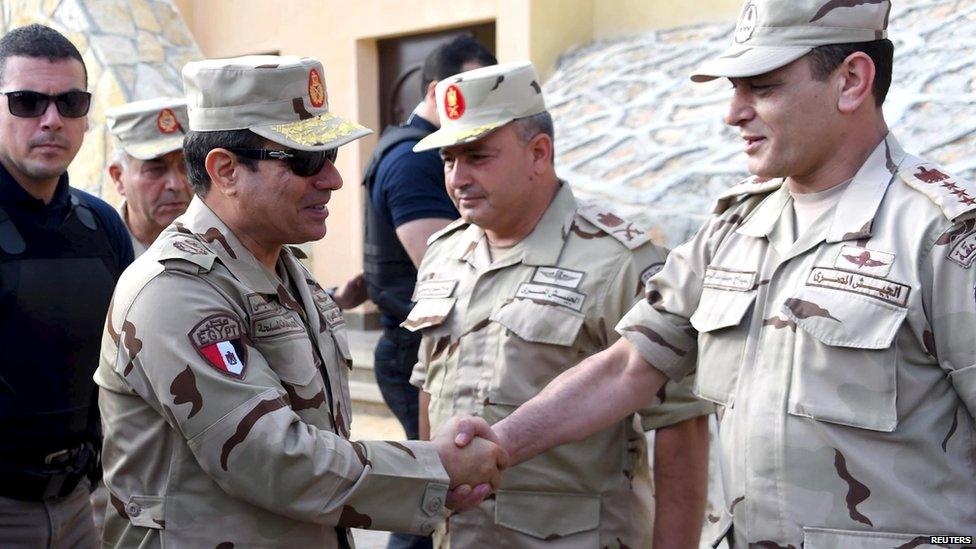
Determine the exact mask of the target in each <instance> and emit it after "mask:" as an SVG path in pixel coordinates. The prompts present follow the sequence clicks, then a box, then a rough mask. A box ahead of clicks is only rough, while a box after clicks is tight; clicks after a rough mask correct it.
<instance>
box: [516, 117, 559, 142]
mask: <svg viewBox="0 0 976 549" xmlns="http://www.w3.org/2000/svg"><path fill="white" fill-rule="evenodd" d="M512 122H513V123H514V124H515V133H516V134H517V135H518V138H519V140H520V141H522V143H528V142H529V140H531V139H532V138H533V137H535V136H537V135H539V134H540V133H543V134H546V135H548V136H549V139H551V140H552V141H553V143H555V141H556V139H555V130H554V129H553V125H552V115H551V114H549V111H542V112H540V113H539V114H533V115H531V116H526V117H524V118H516V119H515V120H513V121H512Z"/></svg>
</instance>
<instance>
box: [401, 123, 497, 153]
mask: <svg viewBox="0 0 976 549" xmlns="http://www.w3.org/2000/svg"><path fill="white" fill-rule="evenodd" d="M512 120H515V119H514V118H509V119H508V120H497V121H494V122H489V123H487V124H479V125H477V126H453V127H450V128H441V129H439V130H437V131H436V132H434V133H432V134H430V135H428V136H427V137H425V138H423V139H421V140H420V142H419V143H417V144H416V145H414V146H413V152H421V151H429V150H430V149H440V148H443V147H453V146H454V145H460V144H462V143H470V142H471V141H474V140H476V139H481V138H482V137H484V136H486V135H488V134H489V133H491V132H493V131H495V130H497V129H498V128H500V127H502V126H504V125H505V124H508V123H509V122H511V121H512Z"/></svg>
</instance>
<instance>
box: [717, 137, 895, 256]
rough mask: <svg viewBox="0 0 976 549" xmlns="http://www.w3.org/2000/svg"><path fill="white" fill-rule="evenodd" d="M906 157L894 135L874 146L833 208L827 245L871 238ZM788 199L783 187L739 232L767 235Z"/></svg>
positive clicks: (763, 204) (761, 206)
mask: <svg viewBox="0 0 976 549" xmlns="http://www.w3.org/2000/svg"><path fill="white" fill-rule="evenodd" d="M905 156H906V155H905V151H904V150H903V149H902V148H901V145H899V144H898V141H897V140H896V139H895V137H894V135H892V134H891V133H889V134H888V135H887V136H886V137H885V139H884V140H882V141H881V143H879V144H878V146H877V147H875V149H874V151H873V152H872V153H871V155H870V156H868V159H867V160H866V161H865V162H864V164H862V165H861V168H860V169H859V170H858V171H857V174H855V175H854V179H852V180H851V183H850V185H848V186H847V189H846V190H845V191H844V194H842V195H841V197H840V199H839V200H838V202H837V205H836V206H835V207H834V213H833V214H832V216H831V217H832V218H831V221H830V228H829V229H828V230H827V242H830V243H834V242H842V241H845V240H860V239H864V238H869V237H870V236H871V225H872V223H873V221H874V216H875V214H876V213H877V212H878V207H879V206H880V205H881V200H882V199H883V198H884V195H885V192H886V191H887V190H888V185H890V184H891V181H892V178H893V177H894V174H895V173H896V172H897V170H898V165H899V164H901V162H902V161H903V160H904V159H905ZM789 200H790V192H789V189H788V188H787V186H786V185H782V186H781V187H780V188H779V190H777V191H776V192H774V193H771V194H770V195H769V196H767V197H766V199H765V200H763V202H762V203H761V204H760V205H759V207H758V208H756V210H755V211H754V212H753V214H752V215H751V216H749V219H748V220H746V222H745V223H743V224H742V226H741V227H739V229H738V230H737V231H736V232H738V233H740V234H744V235H746V236H754V237H764V236H768V235H769V233H770V232H771V231H772V229H773V227H774V226H775V225H776V222H777V221H778V220H779V218H780V215H781V214H782V212H783V208H784V207H785V206H786V205H787V204H788V203H789Z"/></svg>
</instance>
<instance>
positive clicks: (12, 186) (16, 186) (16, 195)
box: [0, 164, 69, 211]
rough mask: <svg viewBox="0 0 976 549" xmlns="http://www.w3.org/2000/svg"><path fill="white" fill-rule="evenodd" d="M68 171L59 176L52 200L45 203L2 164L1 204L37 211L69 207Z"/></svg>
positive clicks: (0, 180) (0, 168) (0, 170)
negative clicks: (29, 191)
mask: <svg viewBox="0 0 976 549" xmlns="http://www.w3.org/2000/svg"><path fill="white" fill-rule="evenodd" d="M68 196H69V195H68V172H64V173H63V174H61V177H59V178H58V186H57V187H55V189H54V195H53V196H52V197H51V202H50V203H48V204H45V203H44V201H43V200H41V199H39V198H34V197H33V196H31V195H30V193H28V192H27V191H26V190H25V189H24V188H23V187H22V186H21V185H20V183H18V182H17V180H16V179H14V176H12V175H10V172H8V171H7V169H6V168H4V167H3V165H2V164H0V204H11V205H18V206H23V207H26V208H31V209H34V210H37V211H44V210H49V211H50V210H55V209H58V208H67V207H68V200H69V198H68Z"/></svg>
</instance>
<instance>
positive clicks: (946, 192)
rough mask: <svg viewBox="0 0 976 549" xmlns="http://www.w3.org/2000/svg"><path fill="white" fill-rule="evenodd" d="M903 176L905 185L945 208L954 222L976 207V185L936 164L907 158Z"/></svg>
mask: <svg viewBox="0 0 976 549" xmlns="http://www.w3.org/2000/svg"><path fill="white" fill-rule="evenodd" d="M916 160H919V159H916ZM899 175H900V176H901V179H902V181H904V182H905V184H907V185H908V186H909V187H912V188H913V189H915V190H916V191H919V192H920V193H922V194H924V195H925V196H927V197H928V198H929V199H930V200H931V201H932V202H935V204H936V205H938V206H939V207H940V208H942V213H943V214H945V216H946V218H948V219H949V220H950V221H954V220H956V219H957V218H959V217H961V216H962V215H963V214H965V213H967V212H970V211H973V210H976V185H973V184H972V183H970V182H969V181H966V180H964V179H960V178H957V177H955V176H953V175H950V174H949V173H947V172H945V171H944V170H942V169H941V168H939V167H937V166H935V165H934V164H928V163H925V162H914V163H912V162H907V161H906V162H905V163H903V164H902V168H901V169H900V170H899Z"/></svg>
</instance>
